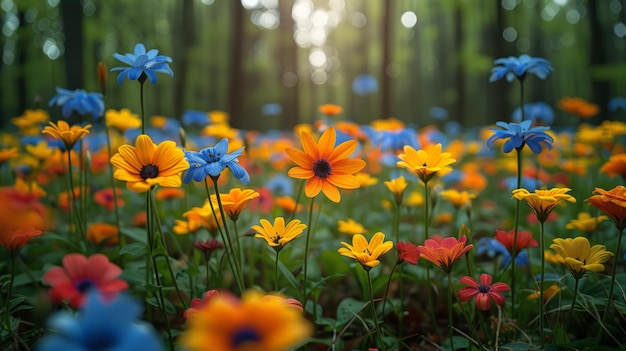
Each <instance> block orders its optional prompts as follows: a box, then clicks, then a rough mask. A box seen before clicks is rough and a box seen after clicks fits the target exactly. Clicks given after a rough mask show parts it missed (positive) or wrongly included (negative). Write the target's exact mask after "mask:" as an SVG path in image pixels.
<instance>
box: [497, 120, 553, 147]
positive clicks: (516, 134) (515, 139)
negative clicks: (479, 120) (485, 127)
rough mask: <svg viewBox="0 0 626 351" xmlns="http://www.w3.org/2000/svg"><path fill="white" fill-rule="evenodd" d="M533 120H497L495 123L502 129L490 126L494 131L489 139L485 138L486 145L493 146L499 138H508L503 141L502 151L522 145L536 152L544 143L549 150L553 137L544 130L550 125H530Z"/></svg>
mask: <svg viewBox="0 0 626 351" xmlns="http://www.w3.org/2000/svg"><path fill="white" fill-rule="evenodd" d="M532 123H533V121H531V120H529V119H528V120H525V121H522V122H520V123H506V122H497V123H496V125H497V126H498V127H500V128H502V129H496V128H491V130H493V131H494V132H495V134H493V135H492V136H491V137H489V139H487V147H489V148H493V144H494V143H495V142H496V141H497V140H500V139H508V140H507V141H506V142H505V143H504V149H503V151H504V152H505V153H509V152H511V151H513V149H517V150H521V149H522V148H523V147H524V145H528V147H529V148H530V149H531V150H532V152H534V153H536V154H538V153H540V152H541V150H542V149H543V145H545V146H546V147H547V148H548V149H549V150H552V142H554V139H552V137H551V136H550V135H548V134H547V133H546V132H545V131H546V130H549V129H550V127H542V126H539V127H532V128H531V127H530V126H531V124H532Z"/></svg>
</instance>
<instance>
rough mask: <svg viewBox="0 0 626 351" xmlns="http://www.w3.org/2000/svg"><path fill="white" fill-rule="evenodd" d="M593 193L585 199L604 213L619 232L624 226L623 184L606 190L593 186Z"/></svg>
mask: <svg viewBox="0 0 626 351" xmlns="http://www.w3.org/2000/svg"><path fill="white" fill-rule="evenodd" d="M593 192H594V193H595V194H598V195H593V196H591V197H590V198H588V199H587V200H586V201H588V202H589V203H590V204H592V205H594V206H595V207H597V208H598V209H599V210H600V211H602V212H604V213H606V214H607V215H608V216H609V217H610V218H611V220H612V221H613V222H614V223H615V225H616V226H617V228H618V229H619V231H620V232H621V231H622V230H624V228H626V187H624V186H623V185H619V186H616V187H615V188H613V189H611V190H609V191H606V190H604V189H602V188H595V189H594V191H593Z"/></svg>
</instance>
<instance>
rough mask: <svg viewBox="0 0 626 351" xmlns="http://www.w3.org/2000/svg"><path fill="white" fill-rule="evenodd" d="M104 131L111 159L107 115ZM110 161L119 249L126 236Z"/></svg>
mask: <svg viewBox="0 0 626 351" xmlns="http://www.w3.org/2000/svg"><path fill="white" fill-rule="evenodd" d="M104 133H105V134H106V139H107V150H108V152H109V159H111V156H113V149H112V147H111V135H110V134H109V126H108V125H107V122H106V117H105V120H104ZM108 163H109V176H110V181H111V190H112V192H113V210H114V213H115V224H116V225H117V245H118V249H119V250H121V249H122V247H124V245H125V244H126V239H125V238H124V236H123V235H122V231H121V230H120V228H121V223H122V222H121V221H120V210H119V207H118V206H117V188H116V187H115V177H113V164H112V163H111V162H108ZM120 261H121V262H123V261H124V260H123V259H122V260H120Z"/></svg>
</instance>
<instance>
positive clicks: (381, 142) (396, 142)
mask: <svg viewBox="0 0 626 351" xmlns="http://www.w3.org/2000/svg"><path fill="white" fill-rule="evenodd" d="M363 131H364V132H365V133H366V134H367V135H368V136H369V138H370V140H371V141H372V145H374V146H377V147H380V149H381V150H382V151H387V150H389V151H398V150H402V148H404V145H410V146H411V147H413V148H414V149H419V148H420V146H419V145H420V144H419V141H418V136H417V132H416V131H415V130H414V129H412V128H402V129H397V130H376V129H374V128H372V127H370V126H363Z"/></svg>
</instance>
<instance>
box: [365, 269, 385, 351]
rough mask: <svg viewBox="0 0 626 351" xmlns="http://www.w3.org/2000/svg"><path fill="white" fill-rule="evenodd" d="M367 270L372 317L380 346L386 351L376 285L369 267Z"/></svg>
mask: <svg viewBox="0 0 626 351" xmlns="http://www.w3.org/2000/svg"><path fill="white" fill-rule="evenodd" d="M368 268H369V267H368ZM365 271H366V272H367V283H368V285H369V288H370V306H371V309H372V318H374V325H375V326H376V335H378V344H379V347H380V348H381V349H382V350H383V351H384V350H385V343H384V342H383V333H382V330H381V329H380V324H379V323H378V317H377V316H376V305H374V286H373V284H372V276H371V274H370V271H369V269H365Z"/></svg>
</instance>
